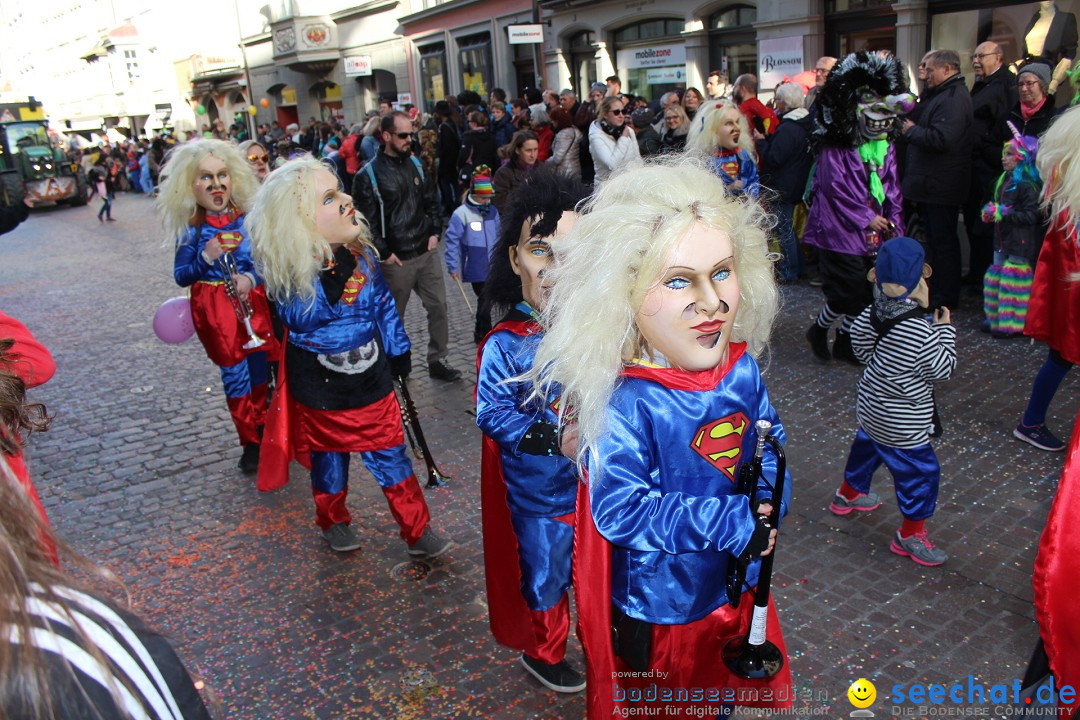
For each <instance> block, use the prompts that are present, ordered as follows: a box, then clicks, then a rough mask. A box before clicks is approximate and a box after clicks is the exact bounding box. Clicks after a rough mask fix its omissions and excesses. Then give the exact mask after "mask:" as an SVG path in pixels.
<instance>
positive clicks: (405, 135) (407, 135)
mask: <svg viewBox="0 0 1080 720" xmlns="http://www.w3.org/2000/svg"><path fill="white" fill-rule="evenodd" d="M394 137H396V138H397V139H398V140H406V139H408V138H411V137H412V133H411V132H400V133H394Z"/></svg>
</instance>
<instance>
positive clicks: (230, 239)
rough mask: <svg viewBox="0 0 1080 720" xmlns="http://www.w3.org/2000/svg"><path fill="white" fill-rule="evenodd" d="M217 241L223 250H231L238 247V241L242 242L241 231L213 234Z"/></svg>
mask: <svg viewBox="0 0 1080 720" xmlns="http://www.w3.org/2000/svg"><path fill="white" fill-rule="evenodd" d="M214 237H215V238H216V239H217V241H218V242H219V243H221V249H222V250H223V251H225V252H232V251H233V250H235V249H236V248H238V247H240V243H242V242H244V235H243V233H238V232H223V233H218V234H217V235H215V236H214Z"/></svg>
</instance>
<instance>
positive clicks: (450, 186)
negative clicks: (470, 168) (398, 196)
mask: <svg viewBox="0 0 1080 720" xmlns="http://www.w3.org/2000/svg"><path fill="white" fill-rule="evenodd" d="M435 124H436V125H437V126H438V128H439V134H438V138H437V139H436V141H435V154H436V156H437V157H438V158H439V194H440V195H441V196H442V207H443V213H444V214H445V215H446V217H450V216H451V215H452V214H453V213H454V210H455V209H456V208H457V206H458V205H459V204H461V203H460V198H459V197H458V195H459V193H458V185H457V156H458V150H460V148H461V133H460V131H459V130H458V126H457V123H455V122H454V120H453V110H451V109H450V103H448V102H446V101H445V100H440V101H439V102H437V103H435Z"/></svg>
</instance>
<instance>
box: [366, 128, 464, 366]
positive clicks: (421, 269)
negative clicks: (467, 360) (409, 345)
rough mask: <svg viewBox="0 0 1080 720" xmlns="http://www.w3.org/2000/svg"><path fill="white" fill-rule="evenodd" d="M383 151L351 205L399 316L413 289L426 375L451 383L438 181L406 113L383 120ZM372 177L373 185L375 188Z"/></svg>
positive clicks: (381, 150) (372, 164) (376, 158)
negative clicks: (420, 156)
mask: <svg viewBox="0 0 1080 720" xmlns="http://www.w3.org/2000/svg"><path fill="white" fill-rule="evenodd" d="M381 133H382V140H383V146H382V149H380V150H379V153H378V155H376V156H375V159H374V160H372V161H371V163H370V164H369V166H368V167H369V168H370V169H369V170H368V169H365V170H361V172H358V173H356V177H355V178H354V179H353V202H354V204H355V205H356V208H357V209H358V210H360V212H362V213H363V214H364V217H365V218H367V221H368V224H369V225H370V226H371V239H372V242H374V243H375V247H376V248H377V249H378V251H379V256H380V257H381V258H382V271H383V275H384V276H385V278H386V284H387V285H388V286H389V287H390V293H391V294H392V295H393V296H394V301H395V303H396V304H397V310H398V314H399V315H401V317H402V319H404V317H405V307H406V305H407V304H408V302H409V296H410V295H411V294H412V292H413V291H414V290H415V291H416V294H417V295H419V296H420V301H421V302H422V303H423V304H424V309H425V310H426V311H427V318H428V336H429V337H428V352H427V360H428V374H429V375H431V377H433V378H436V379H438V380H446V381H447V382H451V381H454V380H457V379H458V378H460V377H461V372H460V371H458V370H455V369H454V368H452V367H450V366H449V365H447V364H446V353H447V346H448V345H449V342H450V326H449V321H448V318H447V313H446V284H445V283H446V280H445V277H444V275H443V266H442V262H441V261H440V260H439V253H438V251H437V248H438V246H439V230H440V218H439V201H438V198H437V194H436V190H435V179H434V178H432V177H430V176H428V177H425V176H424V173H423V171H422V170H421V167H422V166H421V165H420V164H419V163H418V162H416V161H414V159H413V158H412V145H411V143H412V121H411V120H410V119H409V116H408V115H406V114H405V113H403V112H393V113H391V114H389V115H387V116H385V117H384V118H383V119H382V125H381ZM372 176H374V184H373V183H372Z"/></svg>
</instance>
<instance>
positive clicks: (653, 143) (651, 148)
mask: <svg viewBox="0 0 1080 720" xmlns="http://www.w3.org/2000/svg"><path fill="white" fill-rule="evenodd" d="M636 132H637V146H638V153H640V154H641V157H649V156H650V155H656V154H657V153H658V152H660V133H658V132H656V130H655V129H654V128H653V127H652V125H646V126H645V127H643V128H640V129H638V130H637V131H636Z"/></svg>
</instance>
